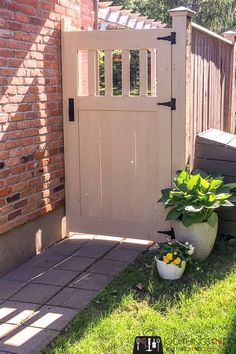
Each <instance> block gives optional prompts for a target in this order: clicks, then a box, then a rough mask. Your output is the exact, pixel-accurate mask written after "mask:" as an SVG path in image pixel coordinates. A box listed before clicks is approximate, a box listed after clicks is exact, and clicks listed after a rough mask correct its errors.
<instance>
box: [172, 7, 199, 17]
mask: <svg viewBox="0 0 236 354" xmlns="http://www.w3.org/2000/svg"><path fill="white" fill-rule="evenodd" d="M168 12H169V14H170V15H171V16H172V17H173V16H188V17H193V16H194V15H195V14H196V12H195V11H193V10H191V9H188V8H187V7H184V6H180V7H176V8H174V9H171V10H169V11H168Z"/></svg>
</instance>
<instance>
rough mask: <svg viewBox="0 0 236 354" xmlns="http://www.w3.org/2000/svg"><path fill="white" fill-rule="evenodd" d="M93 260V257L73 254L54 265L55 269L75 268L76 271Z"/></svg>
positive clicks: (80, 270)
mask: <svg viewBox="0 0 236 354" xmlns="http://www.w3.org/2000/svg"><path fill="white" fill-rule="evenodd" d="M94 262H95V259H93V258H85V257H77V256H73V257H70V258H69V259H66V260H65V261H64V262H61V263H60V264H59V265H57V266H56V267H55V269H65V270H75V271H77V272H83V271H84V270H85V269H86V268H88V267H89V266H90V265H91V264H93V263H94Z"/></svg>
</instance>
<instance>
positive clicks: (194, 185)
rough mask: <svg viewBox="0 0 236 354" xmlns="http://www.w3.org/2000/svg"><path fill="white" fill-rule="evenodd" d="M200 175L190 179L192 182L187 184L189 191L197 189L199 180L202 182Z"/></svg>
mask: <svg viewBox="0 0 236 354" xmlns="http://www.w3.org/2000/svg"><path fill="white" fill-rule="evenodd" d="M200 178H201V177H200V175H199V174H198V175H195V176H193V177H191V178H190V180H189V181H188V183H187V189H188V190H189V191H192V190H193V189H194V188H197V187H198V184H199V180H200Z"/></svg>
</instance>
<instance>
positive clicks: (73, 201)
mask: <svg viewBox="0 0 236 354" xmlns="http://www.w3.org/2000/svg"><path fill="white" fill-rule="evenodd" d="M74 30H75V29H73V28H72V26H71V20H70V19H63V20H62V33H61V37H62V91H63V130H64V146H65V151H64V157H65V187H66V188H65V192H66V196H65V197H66V230H67V231H66V234H67V236H69V232H71V231H73V228H74V225H73V224H72V220H74V217H75V216H74V215H76V214H77V213H78V210H79V209H80V191H79V188H77V186H78V185H79V154H78V151H79V138H78V131H79V123H78V104H77V95H78V77H77V73H78V53H77V48H76V46H75V41H73V40H72V38H71V35H70V32H71V31H74ZM72 233H73V232H72Z"/></svg>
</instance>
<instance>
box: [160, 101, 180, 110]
mask: <svg viewBox="0 0 236 354" xmlns="http://www.w3.org/2000/svg"><path fill="white" fill-rule="evenodd" d="M157 105H158V106H166V107H170V108H171V110H172V111H176V98H171V101H168V102H160V103H157Z"/></svg>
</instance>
